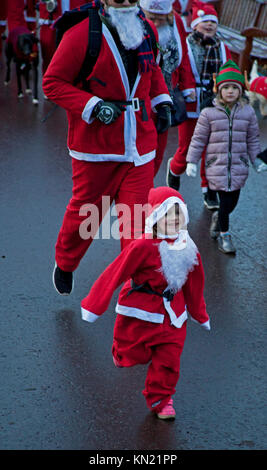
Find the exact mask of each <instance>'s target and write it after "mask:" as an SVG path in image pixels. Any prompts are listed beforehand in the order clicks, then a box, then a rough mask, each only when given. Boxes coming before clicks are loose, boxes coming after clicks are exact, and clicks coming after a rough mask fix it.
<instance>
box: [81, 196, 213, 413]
mask: <svg viewBox="0 0 267 470" xmlns="http://www.w3.org/2000/svg"><path fill="white" fill-rule="evenodd" d="M177 209H178V210H177ZM187 224H188V212H187V208H186V205H185V203H184V200H183V198H182V196H181V195H180V193H178V192H177V191H175V190H174V189H172V188H168V187H158V188H155V189H154V188H153V189H151V191H150V193H149V198H148V216H147V218H146V228H145V233H144V234H143V235H142V236H141V237H140V238H139V239H138V240H135V241H133V242H132V243H131V244H130V245H129V246H128V247H127V248H125V249H124V250H123V251H122V252H121V254H120V255H119V256H118V257H117V258H116V259H115V260H114V261H113V262H112V263H111V264H110V265H109V266H108V267H107V268H106V269H105V271H104V272H103V273H102V274H101V275H100V277H99V278H98V279H97V281H96V282H95V283H94V285H93V286H92V288H91V290H90V292H89V294H88V295H87V297H85V298H84V299H83V300H82V302H81V313H82V318H83V320H85V321H88V322H94V321H95V320H97V319H99V318H100V316H101V315H102V314H103V313H104V312H105V311H106V310H107V309H108V306H109V303H110V301H111V298H112V296H113V293H114V291H115V290H116V289H117V288H118V287H119V286H120V285H121V284H122V283H124V285H123V287H122V289H121V291H120V293H119V298H118V302H117V305H116V313H117V314H118V315H117V317H116V322H115V327H114V340H113V346H112V354H113V358H114V359H113V360H114V364H115V365H116V366H118V367H130V366H133V365H136V364H146V363H148V362H150V361H151V363H150V365H149V368H148V372H147V377H146V381H145V389H144V391H143V394H144V396H145V398H146V402H147V406H148V408H149V409H150V410H152V411H154V412H155V413H157V415H158V417H159V418H163V419H168V418H174V417H175V410H174V408H173V406H172V396H173V394H174V393H175V387H176V384H177V381H178V378H179V369H180V356H181V353H182V351H183V346H184V341H185V337H186V324H187V318H188V315H189V314H190V316H191V317H192V319H193V320H195V321H196V322H197V323H199V324H200V325H201V326H202V327H203V328H205V329H207V330H210V321H209V316H208V314H207V311H206V305H205V301H204V297H203V289H204V271H203V266H202V261H201V257H200V254H199V252H198V249H197V247H196V245H195V243H194V242H193V240H192V239H191V237H190V236H189V233H188V231H187Z"/></svg>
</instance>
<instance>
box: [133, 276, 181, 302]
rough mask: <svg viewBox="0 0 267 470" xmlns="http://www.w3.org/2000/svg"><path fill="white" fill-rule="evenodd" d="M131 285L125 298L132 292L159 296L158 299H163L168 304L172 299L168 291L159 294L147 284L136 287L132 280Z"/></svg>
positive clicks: (172, 294) (170, 292) (172, 295)
mask: <svg viewBox="0 0 267 470" xmlns="http://www.w3.org/2000/svg"><path fill="white" fill-rule="evenodd" d="M131 285H132V289H131V290H129V292H128V294H127V296H128V295H130V294H132V293H133V292H144V293H145V294H152V295H159V296H160V297H164V298H165V299H167V300H168V301H169V302H171V301H172V299H173V297H174V293H173V292H172V291H171V290H170V289H168V290H166V291H165V292H163V293H162V294H161V293H160V292H157V291H155V290H153V289H151V287H150V285H149V284H148V282H145V283H144V284H139V285H138V284H136V283H135V282H134V281H133V280H132V281H131Z"/></svg>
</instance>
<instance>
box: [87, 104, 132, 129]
mask: <svg viewBox="0 0 267 470" xmlns="http://www.w3.org/2000/svg"><path fill="white" fill-rule="evenodd" d="M122 111H125V108H124V107H123V106H122V105H118V104H115V103H112V102H110V101H99V102H98V103H97V104H96V105H95V107H94V110H93V114H94V116H95V117H96V118H97V119H99V121H101V122H103V123H104V124H111V123H112V122H114V121H116V119H117V118H118V117H119V116H120V115H121V113H122Z"/></svg>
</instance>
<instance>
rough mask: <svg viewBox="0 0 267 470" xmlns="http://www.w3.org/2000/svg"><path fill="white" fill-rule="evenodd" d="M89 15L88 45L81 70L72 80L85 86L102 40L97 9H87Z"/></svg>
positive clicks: (100, 23)
mask: <svg viewBox="0 0 267 470" xmlns="http://www.w3.org/2000/svg"><path fill="white" fill-rule="evenodd" d="M88 16H89V28H88V46H87V49H86V54H85V58H84V61H83V64H82V67H81V70H80V72H79V74H78V76H77V77H76V79H75V80H74V85H77V83H79V82H83V84H84V86H85V84H86V83H85V80H86V78H87V77H88V75H90V73H91V72H92V70H93V68H94V65H95V63H96V61H97V58H98V54H99V51H100V47H101V40H102V21H101V19H100V16H99V13H98V10H96V9H94V8H92V9H90V8H89V9H88Z"/></svg>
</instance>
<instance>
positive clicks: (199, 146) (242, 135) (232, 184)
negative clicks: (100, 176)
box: [186, 60, 261, 254]
mask: <svg viewBox="0 0 267 470" xmlns="http://www.w3.org/2000/svg"><path fill="white" fill-rule="evenodd" d="M216 89H217V95H216V98H215V100H214V106H213V107H208V108H205V109H203V110H202V111H201V114H200V116H199V118H198V121H197V125H196V127H195V130H194V134H193V137H192V140H191V144H190V146H189V149H188V154H187V157H186V161H187V169H186V173H187V175H188V176H196V173H197V162H198V161H199V160H200V158H201V154H202V151H203V149H204V148H205V147H207V150H206V154H205V166H206V177H207V180H208V185H209V188H210V189H211V190H213V191H217V192H218V194H219V199H220V208H219V210H218V211H215V212H213V215H212V222H211V226H210V236H211V238H213V239H215V240H216V239H217V240H218V248H219V250H221V251H222V252H223V253H227V254H234V253H235V252H236V248H235V246H234V244H233V241H232V238H231V234H230V232H229V215H230V214H231V212H233V210H234V209H235V207H236V206H237V203H238V200H239V196H240V190H241V188H242V187H243V186H244V185H245V182H246V180H247V177H248V172H249V160H250V162H251V163H252V165H253V166H254V167H255V169H257V166H258V164H259V163H260V160H258V159H257V160H256V158H257V157H259V155H260V152H261V147H260V142H259V126H258V121H257V117H256V114H255V111H254V109H253V108H252V106H251V105H250V104H249V103H248V99H247V97H246V96H245V94H244V90H245V78H244V76H243V75H242V73H241V71H240V69H239V68H238V66H237V65H236V64H235V63H234V62H233V61H232V60H229V61H227V62H226V63H225V64H223V65H222V66H221V67H220V69H219V73H218V75H217V77H216Z"/></svg>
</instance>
